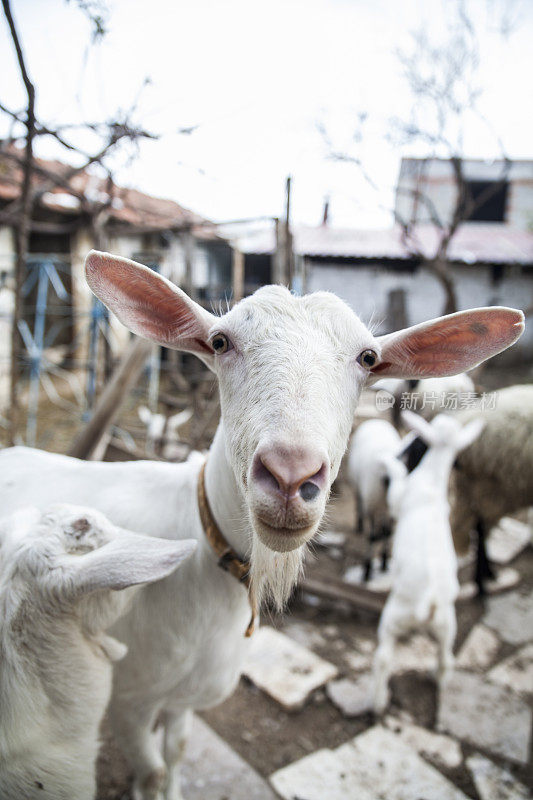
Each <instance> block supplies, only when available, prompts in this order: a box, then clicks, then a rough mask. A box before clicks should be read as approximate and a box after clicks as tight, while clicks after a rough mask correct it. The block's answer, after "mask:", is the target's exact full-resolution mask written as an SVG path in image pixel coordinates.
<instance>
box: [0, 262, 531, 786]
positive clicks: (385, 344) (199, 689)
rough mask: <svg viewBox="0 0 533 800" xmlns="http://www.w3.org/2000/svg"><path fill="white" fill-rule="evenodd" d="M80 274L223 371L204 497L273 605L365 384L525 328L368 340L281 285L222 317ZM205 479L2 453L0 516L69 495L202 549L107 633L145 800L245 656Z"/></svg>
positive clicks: (139, 287) (482, 314)
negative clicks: (207, 526)
mask: <svg viewBox="0 0 533 800" xmlns="http://www.w3.org/2000/svg"><path fill="white" fill-rule="evenodd" d="M87 278H88V281H89V284H90V286H91V288H92V289H93V291H94V292H95V294H96V295H97V296H98V297H99V298H100V299H101V300H102V301H103V302H104V303H105V304H106V305H107V306H108V307H109V308H110V309H111V310H112V311H114V312H115V313H116V314H117V316H118V317H119V319H120V320H121V321H122V322H123V323H124V324H125V325H127V326H128V327H129V328H130V330H132V331H134V332H135V333H138V334H141V335H143V336H145V337H146V338H148V339H151V340H152V341H155V342H158V343H159V344H162V345H164V346H166V347H173V348H175V349H182V350H186V351H189V352H193V353H196V354H197V355H198V356H199V357H200V358H201V359H202V360H203V361H204V362H205V363H206V364H208V365H209V367H210V368H211V369H212V370H213V371H214V372H215V373H216V375H217V377H218V380H219V387H220V398H221V421H220V425H219V427H218V430H217V432H216V435H215V438H214V442H213V445H212V448H211V451H210V454H209V458H208V460H207V466H206V469H205V489H206V495H207V501H208V504H209V507H210V510H211V513H212V516H213V517H214V520H215V521H216V523H217V525H218V528H219V530H220V532H221V533H222V535H223V537H224V538H225V540H226V541H227V543H228V544H229V546H230V547H231V548H232V549H233V551H234V552H236V553H237V554H238V555H239V556H240V557H241V558H243V557H244V556H246V555H248V554H250V560H251V589H252V593H253V595H254V596H255V597H257V598H258V599H260V598H261V596H262V595H263V596H264V595H267V596H271V597H273V598H274V600H275V602H276V603H278V604H279V605H281V604H283V603H284V601H285V600H286V599H287V598H288V596H289V595H290V592H291V590H292V588H293V586H294V583H295V581H296V580H297V578H298V575H299V572H300V566H301V563H302V558H303V555H304V550H305V548H304V545H305V544H306V543H307V542H308V541H309V540H310V539H311V538H312V537H313V536H314V535H315V533H316V531H317V529H318V526H319V524H320V522H321V519H322V516H323V513H324V509H325V505H326V500H327V498H328V495H329V491H330V487H331V484H332V482H333V480H334V479H335V477H336V475H337V473H338V470H339V465H340V462H341V459H342V456H343V454H344V451H345V449H346V445H347V442H348V437H349V434H350V431H351V427H352V421H353V416H354V411H355V408H356V405H357V402H358V399H359V395H360V393H361V390H362V388H363V386H364V385H365V383H366V382H367V381H368V380H369V379H373V378H374V377H375V376H377V375H390V376H396V377H417V376H424V375H432V374H452V373H456V372H459V371H460V370H462V369H468V368H470V367H473V366H474V364H477V363H478V362H479V361H481V360H483V359H486V358H489V357H490V356H491V355H494V354H495V353H497V352H500V351H501V350H503V349H505V348H506V347H508V346H510V345H511V344H512V343H513V342H514V341H515V340H516V339H517V338H518V337H519V336H520V335H521V333H522V330H523V314H522V313H521V312H519V311H514V310H512V309H503V308H489V309H477V310H472V311H464V312H461V313H459V314H454V315H451V316H448V317H443V318H440V319H438V320H434V321H432V322H427V323H423V324H422V325H417V326H415V327H414V328H412V329H407V330H404V331H400V332H399V333H392V334H388V335H386V336H381V337H377V338H376V337H374V336H373V335H372V333H371V332H370V331H369V330H368V329H367V328H366V327H365V325H363V323H362V322H361V321H360V320H359V319H358V317H357V316H356V315H355V314H354V312H353V311H352V310H351V309H350V308H349V307H348V306H347V305H346V304H345V303H343V302H342V301H341V300H340V299H339V298H337V297H335V295H332V294H329V293H326V292H318V293H316V294H312V295H308V296H304V297H296V296H294V295H292V294H291V293H290V292H289V291H287V289H284V288H282V287H280V286H269V287H263V288H261V289H259V290H258V291H257V292H256V293H255V294H254V295H252V296H251V297H247V298H245V299H244V300H242V301H241V302H240V303H238V304H237V305H235V306H234V307H233V308H232V309H231V310H230V311H228V312H227V313H226V314H224V315H223V316H222V317H215V316H214V315H212V314H210V313H209V312H207V311H206V310H204V309H203V308H201V307H200V306H199V305H197V304H196V303H194V302H193V301H192V300H190V298H188V297H187V295H185V294H184V293H183V292H182V291H181V290H180V289H178V288H177V287H175V286H174V285H172V284H171V283H169V282H168V281H167V280H166V279H165V278H163V277H161V276H160V275H157V274H156V273H155V272H152V270H150V269H147V268H146V267H143V266H141V265H139V264H135V263H134V262H131V261H128V260H126V259H121V258H117V257H114V256H111V255H108V254H102V253H95V252H93V253H91V254H90V255H89V257H88V259H87ZM448 334H450V339H449V340H448ZM199 471H200V466H199V465H198V463H197V461H194V462H191V463H184V464H163V463H155V462H142V461H137V462H134V463H121V464H119V463H117V464H112V463H108V464H102V463H97V462H80V461H76V460H75V459H71V458H67V457H64V456H58V455H53V454H49V453H40V452H38V451H30V450H26V449H23V448H22V449H21V448H15V449H14V450H12V451H6V452H4V453H1V454H0V501H1V504H2V506H1V507H2V508H5V509H8V508H13V507H17V505H20V504H21V503H22V502H27V501H28V500H31V502H32V503H36V504H38V505H41V504H43V503H44V501H45V499H46V501H47V502H50V499H53V498H58V499H63V500H66V499H68V500H69V501H75V502H83V503H89V504H93V505H95V506H96V507H97V508H99V509H100V510H102V511H104V512H105V513H108V514H109V515H110V517H111V518H112V519H113V521H114V522H116V523H117V524H121V525H123V526H125V527H130V528H132V529H137V530H142V531H143V532H146V533H149V534H152V535H159V536H164V537H168V538H178V539H180V538H184V537H186V536H187V537H188V536H192V537H194V538H195V539H197V540H199V542H200V546H199V547H198V549H197V551H196V553H195V555H194V556H193V557H192V558H190V559H189V560H188V561H187V563H186V564H185V565H184V567H183V568H182V569H180V570H178V571H177V572H176V573H175V574H173V575H171V576H169V577H168V578H166V579H165V580H164V581H162V582H160V583H158V584H155V585H154V586H150V587H147V588H145V589H143V590H142V595H143V596H142V599H141V598H139V600H138V601H137V602H136V603H135V604H134V607H133V609H132V611H131V612H130V613H129V614H128V615H126V616H125V617H123V618H122V619H121V620H120V621H119V623H118V624H117V626H115V630H116V631H117V635H119V636H120V638H122V639H123V640H124V641H125V642H126V643H127V645H128V647H129V652H128V655H127V656H126V658H124V659H123V660H122V661H121V662H120V663H119V664H117V667H116V669H115V673H114V675H115V677H114V689H113V695H112V699H111V704H110V718H111V721H112V724H113V727H114V730H115V733H116V737H117V739H118V741H119V743H120V744H121V746H122V749H123V750H124V753H125V754H126V756H127V757H128V759H129V762H130V764H131V766H132V769H133V770H134V771H135V791H136V794H137V797H139V798H142V800H154V798H156V799H157V800H161V798H162V797H165V798H167V800H176V798H179V797H181V793H180V777H179V761H180V759H181V756H182V752H183V747H184V742H185V737H186V730H187V724H188V720H189V718H190V710H191V709H204V708H208V707H210V706H213V705H216V704H217V703H219V702H221V701H222V700H224V699H225V698H226V697H227V696H228V695H229V694H230V693H231V692H232V691H233V689H234V687H235V685H236V683H237V681H238V679H239V674H240V671H241V667H242V663H243V659H244V657H245V653H246V646H247V644H248V640H247V639H245V637H244V632H245V630H246V628H247V625H248V623H249V620H250V605H249V599H248V594H247V592H246V588H245V586H244V584H243V583H242V582H239V581H237V580H236V579H235V577H234V576H233V574H230V573H229V572H227V571H225V570H224V569H221V568H220V567H221V566H222V567H225V566H226V565H227V558H226V557H225V556H222V558H221V559H220V562H219V558H218V557H217V556H216V555H215V552H214V549H213V548H212V547H211V546H210V544H209V543H208V541H207V539H206V535H205V533H204V530H203V527H202V523H201V518H200V510H199V506H198V503H197V487H198V476H199ZM203 508H204V510H205V503H204V504H203ZM177 598H179V606H177ZM157 721H160V722H161V724H162V725H163V726H164V748H163V752H161V751H160V749H159V748H158V746H157V744H156V740H155V739H154V735H153V729H154V725H155V724H156V722H157Z"/></svg>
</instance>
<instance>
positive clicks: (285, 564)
mask: <svg viewBox="0 0 533 800" xmlns="http://www.w3.org/2000/svg"><path fill="white" fill-rule="evenodd" d="M304 556H305V545H302V546H301V547H297V548H296V549H295V550H290V551H289V552H287V553H278V552H275V551H274V550H270V548H269V547H266V545H264V544H263V542H262V541H261V540H260V539H259V537H258V536H257V534H254V535H253V537H252V552H251V558H250V562H251V567H250V591H251V595H252V598H253V599H254V600H255V602H256V603H257V607H258V608H261V604H262V603H263V602H269V601H270V602H272V603H273V604H274V606H275V607H276V609H277V610H278V611H282V610H283V608H284V607H285V605H286V603H287V601H288V600H289V598H290V596H291V594H292V590H293V589H294V587H295V585H296V583H297V582H298V579H299V578H300V576H301V574H302V571H303V563H304Z"/></svg>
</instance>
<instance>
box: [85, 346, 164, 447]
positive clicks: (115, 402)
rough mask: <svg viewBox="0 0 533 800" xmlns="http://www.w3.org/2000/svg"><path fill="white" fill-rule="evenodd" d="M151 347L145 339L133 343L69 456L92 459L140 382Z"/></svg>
mask: <svg viewBox="0 0 533 800" xmlns="http://www.w3.org/2000/svg"><path fill="white" fill-rule="evenodd" d="M151 347H152V345H151V344H150V342H148V341H146V340H145V339H138V338H135V339H133V340H132V342H131V344H130V345H129V347H128V349H127V350H126V352H125V354H124V355H123V357H122V359H121V361H120V363H119V365H118V367H117V368H116V370H115V371H114V373H113V375H112V376H111V380H110V381H109V383H108V384H107V386H106V388H105V389H104V391H103V393H102V396H101V397H100V399H99V401H98V403H97V405H96V408H95V410H94V414H93V415H92V417H91V419H90V420H89V422H88V423H87V424H86V425H85V427H84V428H83V429H82V430H81V431H80V433H79V434H78V436H77V437H76V439H75V441H74V444H73V445H72V447H71V449H70V451H69V455H70V456H74V457H75V458H90V457H91V455H92V453H93V452H94V450H95V449H96V448H97V446H98V443H99V442H100V440H101V438H102V437H103V436H105V432H106V430H107V429H108V427H109V425H111V423H112V422H113V420H114V418H115V417H116V415H117V413H118V411H119V409H120V406H121V404H122V402H123V401H124V399H125V398H126V396H127V394H128V393H129V391H130V390H131V389H132V387H133V386H134V385H135V383H136V382H137V380H138V378H139V375H140V374H141V372H142V370H143V367H144V365H145V363H146V359H147V358H148V355H149V353H150V350H151Z"/></svg>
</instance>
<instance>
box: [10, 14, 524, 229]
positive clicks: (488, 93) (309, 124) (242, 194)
mask: <svg viewBox="0 0 533 800" xmlns="http://www.w3.org/2000/svg"><path fill="white" fill-rule="evenodd" d="M453 2H454V0H446V2H442V0H269V2H266V1H265V0H188V2H186V1H185V0H174V1H171V0H110V2H109V3H108V4H107V5H108V6H109V8H110V17H109V25H108V27H109V32H108V35H107V36H106V37H105V38H104V40H103V41H102V42H100V43H99V44H97V45H94V46H92V47H88V46H87V45H88V42H89V41H90V26H89V23H88V22H87V20H86V18H85V17H84V16H83V14H82V13H81V12H80V11H79V10H78V8H77V5H76V2H75V0H71V2H70V3H67V2H65V0H12V7H13V12H14V14H15V16H16V22H17V24H18V28H19V33H20V36H21V38H22V41H23V44H24V47H25V51H26V56H27V62H28V68H29V71H30V73H31V77H32V78H33V80H34V82H35V84H36V86H37V91H38V114H39V115H40V118H41V119H44V120H46V121H48V122H50V123H51V124H53V123H58V122H71V121H80V120H97V119H101V118H105V117H107V116H112V115H113V114H114V112H115V110H116V109H117V108H118V107H122V108H127V107H129V106H130V105H131V104H132V102H133V101H134V98H135V97H136V96H137V94H138V92H139V88H140V87H141V85H142V84H143V81H144V79H145V78H146V77H149V78H150V80H151V83H150V85H148V86H146V87H145V89H144V90H143V91H142V94H141V97H140V101H139V110H138V114H137V119H138V120H139V121H140V122H141V123H142V124H143V125H144V126H145V127H147V128H149V129H150V130H152V131H154V132H156V133H160V134H161V139H160V140H159V141H158V142H153V143H152V142H150V143H145V144H143V145H142V146H141V149H140V157H139V158H138V159H137V160H136V161H135V162H134V163H132V164H131V165H129V166H127V167H124V166H122V167H121V168H120V169H119V170H118V172H117V176H116V177H117V180H118V181H119V182H121V183H122V184H126V185H131V186H135V187H137V188H139V189H141V190H142V191H145V192H148V193H151V194H154V195H157V196H161V197H171V198H173V199H174V200H177V201H178V202H180V203H182V204H183V205H185V206H188V207H190V208H192V209H194V210H195V211H198V212H199V213H201V214H204V215H205V216H207V217H210V218H212V219H215V220H228V219H235V218H241V217H253V216H259V215H278V214H280V213H281V212H282V209H283V192H284V181H285V176H286V175H288V174H291V175H292V176H293V186H294V190H293V217H294V219H295V220H296V221H299V222H307V223H311V224H314V223H318V222H319V221H320V218H321V214H322V206H323V200H324V197H325V196H326V195H329V196H330V198H331V217H332V223H333V224H334V225H346V226H356V227H368V226H380V225H385V226H386V225H388V224H390V222H391V217H390V214H387V212H386V210H385V209H387V208H388V207H390V205H391V203H392V187H393V185H394V182H395V179H396V176H397V172H398V167H399V158H400V156H401V154H402V151H401V150H400V149H399V148H398V147H393V146H392V145H391V144H390V143H388V141H387V137H386V135H387V132H389V131H390V118H391V117H392V116H402V117H404V118H406V117H408V115H409V109H410V108H411V105H412V98H411V96H410V94H409V90H408V87H407V85H406V82H405V79H404V77H403V75H402V70H401V67H400V65H399V62H398V58H397V55H396V50H397V48H405V47H408V46H409V41H410V39H409V34H410V31H412V30H414V29H416V28H418V27H420V25H422V24H426V25H427V26H428V28H429V30H430V31H431V33H432V35H433V36H434V37H435V39H436V41H438V39H439V37H440V36H441V35H442V31H443V30H444V18H443V13H448V14H449V10H450V7H452V6H453ZM468 7H469V8H470V13H471V16H472V18H473V19H474V21H475V23H476V28H477V30H478V33H479V41H480V49H481V63H480V69H479V82H480V84H481V85H482V87H483V89H484V93H483V96H482V98H481V101H480V108H481V110H482V112H483V114H484V115H485V116H486V118H487V119H488V120H489V122H490V123H491V125H492V126H493V127H494V129H495V130H497V132H498V134H499V135H500V136H501V138H502V139H503V142H504V144H505V148H506V151H507V153H508V154H509V155H510V156H511V157H516V158H520V157H522V158H531V157H533V146H532V129H533V125H532V123H533V111H532V105H533V104H532V103H531V91H532V89H531V75H532V67H533V57H532V51H533V48H532V45H531V43H532V34H533V2H531V0H472V2H470V3H469V6H468ZM443 10H444V11H443ZM502 10H503V11H506V12H507V16H508V17H509V18H510V19H511V20H512V21H513V22H514V32H513V33H512V35H510V36H509V37H508V38H504V37H502V36H501V35H500V34H499V33H498V32H497V31H496V29H495V28H496V22H497V20H498V19H499V18H500V17H501V13H502ZM0 76H1V77H0V100H2V101H3V102H5V103H6V104H8V105H10V106H11V107H16V108H21V107H22V106H23V103H24V93H23V90H22V87H21V82H20V78H19V74H18V70H17V67H16V62H15V58H14V52H13V48H12V45H11V43H10V40H9V36H8V31H7V26H6V25H5V21H4V20H3V19H2V22H1V23H0ZM361 111H364V112H366V113H367V114H368V119H367V122H366V124H365V132H364V138H363V142H362V144H361V145H360V146H359V149H358V154H359V155H360V156H361V157H362V158H363V160H364V164H365V169H366V171H367V172H368V173H369V174H370V175H371V177H372V179H373V180H374V181H375V182H376V184H377V185H378V187H379V188H378V191H375V190H373V189H371V188H370V186H369V185H368V183H367V182H365V180H364V179H363V178H362V177H361V174H360V172H359V171H358V170H357V168H356V167H353V166H351V165H346V164H335V163H332V162H331V161H330V160H328V158H327V147H326V145H325V143H324V140H323V137H322V136H321V135H320V133H319V132H318V131H317V122H320V121H322V122H325V123H326V125H327V127H328V129H329V130H330V132H331V135H332V138H333V140H334V142H335V145H336V146H339V147H342V146H344V145H345V144H347V143H349V141H350V136H351V133H352V131H353V130H354V128H355V126H356V123H355V120H356V119H357V114H358V113H359V112H361ZM196 125H197V126H198V128H197V129H196V130H195V131H194V132H193V133H191V134H190V135H183V134H180V133H179V132H178V131H179V130H180V129H182V128H184V127H188V126H196ZM5 131H6V127H5V122H4V121H2V122H0V133H5ZM465 149H466V154H467V155H471V156H476V157H487V158H491V157H494V156H495V155H497V154H498V148H497V145H496V142H495V140H494V136H493V135H492V134H491V133H490V130H489V128H488V127H487V126H485V125H484V124H482V123H481V122H480V121H479V120H476V119H475V118H472V119H471V120H468V124H467V126H466V148H465ZM37 152H38V154H41V155H45V156H49V155H56V156H57V155H58V152H57V150H55V148H54V146H53V145H52V144H46V143H45V142H44V141H41V140H40V141H39V143H38V150H37ZM411 152H419V153H420V154H424V153H423V150H421V149H420V148H419V149H418V151H416V150H414V151H413V150H412V151H411Z"/></svg>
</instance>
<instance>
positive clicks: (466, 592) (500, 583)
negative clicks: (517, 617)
mask: <svg viewBox="0 0 533 800" xmlns="http://www.w3.org/2000/svg"><path fill="white" fill-rule="evenodd" d="M520 580H521V575H520V573H519V572H518V570H517V569H514V568H513V567H503V568H501V569H496V578H495V580H488V581H486V582H485V592H486V593H487V594H488V595H494V594H501V593H502V592H507V591H509V589H514V587H515V586H518V584H519V583H520ZM477 595H478V587H477V585H476V584H475V583H474V582H473V581H468V582H467V583H462V584H461V586H460V588H459V597H458V598H457V599H458V600H471V599H472V598H473V597H477Z"/></svg>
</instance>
